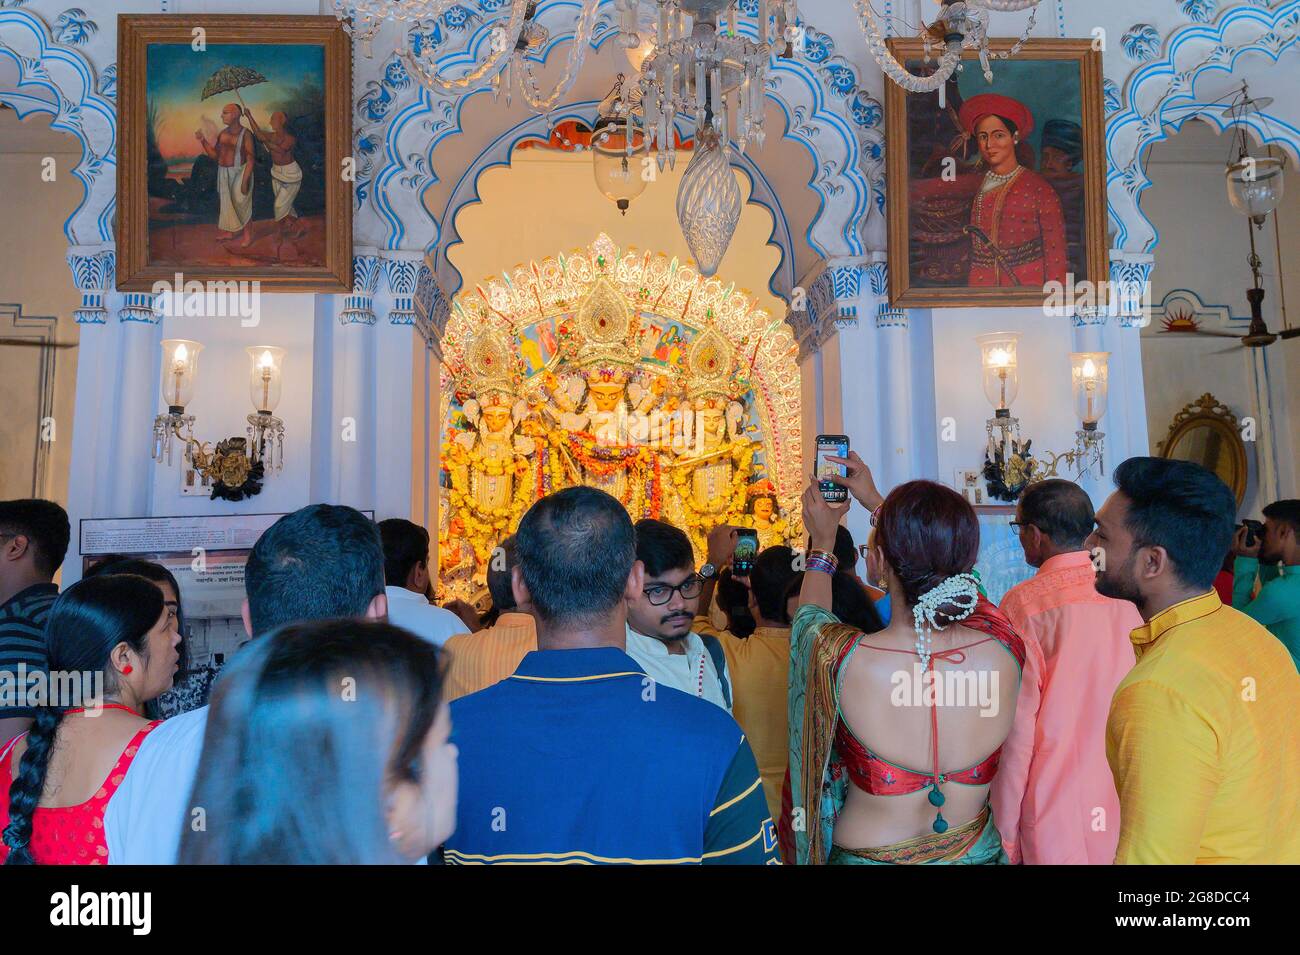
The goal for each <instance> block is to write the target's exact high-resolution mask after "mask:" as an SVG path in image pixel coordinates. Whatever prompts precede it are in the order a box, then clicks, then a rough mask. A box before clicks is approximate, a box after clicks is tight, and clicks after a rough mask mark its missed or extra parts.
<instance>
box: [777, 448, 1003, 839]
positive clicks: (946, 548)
mask: <svg viewBox="0 0 1300 955" xmlns="http://www.w3.org/2000/svg"><path fill="white" fill-rule="evenodd" d="M828 460H831V461H833V462H835V463H837V464H843V465H845V466H846V468H847V471H848V476H847V477H838V476H836V477H832V478H831V480H833V481H834V482H835V483H837V484H840V485H842V486H843V487H846V488H847V489H848V490H849V491H850V492H851V493H852V495H853V497H854V498H855V499H856V500H857V501H858V502H859V503H860V504H862V505H863V506H864V507H866V508H868V509H869V510H870V511H871V512H872V524H873V526H874V527H875V536H874V545H873V547H872V549H871V551H870V552H869V554H868V557H867V563H868V568H869V570H870V572H871V573H872V576H873V577H874V579H877V580H880V581H881V582H882V584H883V585H884V586H885V587H886V589H887V590H888V593H889V598H890V603H891V622H890V624H889V625H888V626H887V627H886V628H885V629H884V630H882V631H880V632H878V633H873V634H871V635H870V636H867V635H866V634H864V633H863V632H862V631H861V630H859V629H857V628H856V627H853V626H848V625H846V624H844V623H842V622H841V621H840V620H839V619H837V618H836V617H835V615H834V614H833V613H832V612H831V609H830V608H831V600H832V581H831V575H832V574H833V573H834V570H835V558H834V556H833V555H832V554H831V550H832V549H833V547H834V543H835V528H836V526H837V525H838V524H839V521H840V518H841V517H843V516H844V513H845V512H846V511H847V509H848V507H849V506H851V505H850V504H849V503H845V504H843V505H836V504H830V503H828V502H827V501H826V500H825V499H824V497H823V496H822V493H821V491H820V490H819V488H818V482H817V481H816V480H814V481H813V482H812V483H811V484H810V485H809V487H808V489H807V490H806V491H805V493H804V497H803V516H804V523H805V525H806V526H807V528H808V531H809V534H810V536H811V539H812V549H811V550H810V551H809V554H808V557H807V573H805V574H804V578H803V587H802V589H801V591H800V606H799V609H798V611H797V612H796V614H795V618H794V624H793V630H792V633H791V639H790V654H791V674H790V681H791V682H790V687H791V689H790V781H791V789H792V796H793V802H794V808H795V811H796V812H797V811H798V810H799V808H800V807H801V806H802V807H803V809H804V812H805V813H806V816H805V818H806V820H807V825H806V826H805V827H804V831H801V832H799V833H797V834H796V835H797V849H796V859H797V861H798V862H800V863H807V864H813V865H822V864H826V863H830V864H845V865H887V864H917V863H921V864H957V865H976V864H987V863H1000V862H1005V861H1006V856H1005V854H1004V853H1003V851H1002V840H1001V837H1000V836H999V834H998V831H997V828H996V826H994V824H993V818H992V814H991V812H990V810H989V806H988V793H989V784H990V783H991V782H992V779H993V776H994V774H995V773H996V772H997V766H998V758H999V755H1000V752H1001V747H1002V743H1003V741H1004V740H1005V739H1006V736H1007V734H1008V733H1009V732H1010V730H1011V722H1012V718H1013V717H1014V715H1015V705H1016V695H1017V692H1018V690H1019V683H1020V668H1021V666H1022V664H1023V662H1024V644H1023V643H1022V641H1021V640H1020V637H1019V636H1018V635H1017V634H1016V633H1015V631H1014V630H1013V629H1012V627H1011V625H1010V623H1009V622H1008V621H1007V620H1006V618H1005V617H1003V616H1002V614H1001V613H1000V612H999V611H998V610H997V608H996V607H994V606H993V605H992V604H991V603H989V602H988V600H986V599H985V598H984V597H983V596H982V595H981V594H980V592H979V590H978V587H977V582H976V580H975V578H974V577H973V576H972V574H971V571H972V570H973V568H974V566H975V560H976V557H977V555H978V553H979V524H978V522H977V520H976V518H975V512H974V510H973V509H972V508H971V506H970V504H969V503H967V502H966V500H965V499H964V498H963V497H962V496H961V495H959V494H957V493H956V492H955V491H953V490H952V489H950V488H946V487H944V486H942V485H940V484H935V483H933V482H931V481H911V482H909V483H907V484H903V485H901V486H899V487H897V488H895V489H894V490H893V491H892V492H891V493H890V495H889V496H888V497H887V498H884V499H882V498H881V495H880V493H879V491H878V490H877V489H876V486H875V482H874V481H873V480H872V477H871V472H870V470H869V469H868V468H867V466H866V464H865V463H863V461H862V460H861V458H859V457H858V456H857V455H856V454H853V453H850V454H848V455H847V456H846V457H843V458H839V457H836V458H829V459H828Z"/></svg>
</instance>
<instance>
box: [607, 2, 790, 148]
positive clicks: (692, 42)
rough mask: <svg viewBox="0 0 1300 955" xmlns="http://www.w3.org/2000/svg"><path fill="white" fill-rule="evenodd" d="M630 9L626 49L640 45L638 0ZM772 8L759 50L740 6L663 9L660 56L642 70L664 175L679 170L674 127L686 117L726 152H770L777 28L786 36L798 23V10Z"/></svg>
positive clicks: (647, 128)
mask: <svg viewBox="0 0 1300 955" xmlns="http://www.w3.org/2000/svg"><path fill="white" fill-rule="evenodd" d="M623 3H624V5H623V11H624V17H625V21H624V37H625V41H624V42H625V43H628V44H631V43H632V42H633V41H636V43H638V44H639V43H640V37H639V34H637V33H636V32H635V31H636V19H635V17H636V7H637V3H636V0H623ZM769 6H770V4H769V0H762V2H761V4H760V7H759V15H758V22H759V37H760V39H761V40H763V42H762V43H761V44H759V43H755V42H753V41H752V40H750V39H748V38H747V37H744V36H742V35H741V34H740V32H739V29H738V28H739V25H740V10H739V4H738V3H736V2H733V0H661V2H660V3H659V27H658V34H657V38H656V41H655V46H654V51H653V52H652V53H651V54H650V55H649V56H648V57H646V59H645V61H644V64H643V65H642V67H641V76H640V80H639V86H640V92H641V107H642V110H641V116H640V117H638V120H639V122H640V123H641V124H642V127H643V129H644V132H645V136H646V139H647V140H648V141H649V142H650V144H651V146H653V147H654V148H655V150H656V153H657V156H656V159H657V161H658V163H659V168H660V170H662V169H664V167H665V166H672V167H674V168H675V166H676V162H677V149H676V145H675V137H674V135H673V122H674V120H675V119H676V117H677V116H678V115H681V114H685V115H687V116H693V117H694V118H695V127H696V129H697V130H703V129H704V127H705V126H706V125H711V126H712V127H713V131H714V132H715V133H716V134H717V135H718V137H719V138H720V139H721V142H722V147H723V149H724V150H726V149H729V147H730V144H731V143H732V142H733V141H734V142H735V143H736V145H737V146H738V147H739V148H740V150H741V152H744V151H745V149H746V147H747V146H748V144H749V143H751V142H752V143H754V144H755V145H757V146H759V147H760V148H762V145H763V142H764V140H765V139H766V132H765V130H764V128H763V85H764V81H765V79H766V77H767V67H768V63H769V61H770V60H771V56H772V49H771V46H770V45H769V44H770V43H771V42H772V40H773V34H772V28H773V25H774V24H776V25H777V26H779V27H780V28H781V29H782V30H783V31H784V30H785V29H786V28H787V20H786V17H787V16H794V15H795V13H794V10H795V4H794V3H793V2H785V3H781V4H780V7H779V10H778V16H777V17H776V18H773V17H772V16H771V13H770V11H769ZM688 17H689V18H690V22H691V29H690V30H689V32H688V31H687V29H686V25H687V18H688ZM789 22H790V23H793V21H792V20H791V21H789ZM789 29H794V28H793V27H792V26H791V27H789Z"/></svg>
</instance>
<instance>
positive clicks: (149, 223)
mask: <svg viewBox="0 0 1300 955" xmlns="http://www.w3.org/2000/svg"><path fill="white" fill-rule="evenodd" d="M200 31H202V32H200ZM200 37H201V39H202V47H203V48H202V49H196V48H195V44H196V43H199V42H200V41H199V38H200ZM117 41H118V45H117V48H118V76H119V88H118V126H117V202H118V216H119V219H118V229H117V287H118V288H119V289H120V290H122V291H152V290H154V288H155V284H156V283H160V282H161V283H166V285H167V287H168V288H170V287H171V286H172V285H173V284H174V283H175V282H176V277H177V275H178V274H179V275H180V276H181V277H182V279H183V281H184V282H186V283H189V282H191V281H196V282H200V283H208V282H213V283H233V282H258V283H259V284H260V286H261V288H262V289H263V290H265V291H272V292H342V293H346V292H350V291H352V182H351V181H350V179H346V178H345V170H346V166H345V160H346V158H347V157H349V156H350V155H351V152H352V144H351V137H352V123H351V108H352V106H351V98H352V44H351V39H350V38H349V37H348V35H347V33H346V32H345V31H344V29H343V26H342V24H340V23H339V21H338V20H337V19H336V18H335V17H332V16H274V15H250V14H223V15H216V14H214V15H207V14H186V15H185V16H178V15H152V14H150V15H126V14H124V15H122V16H119V17H118V34H117ZM241 47H242V51H241V50H240V49H239V48H241ZM250 47H256V48H260V47H266V48H267V49H266V50H265V51H262V50H261V49H250ZM317 48H318V49H319V51H320V52H319V54H316V53H314V52H313V50H314V49H317ZM223 51H224V52H223ZM241 52H242V53H243V54H244V55H245V56H246V58H247V62H252V63H254V64H255V65H257V66H258V67H260V69H248V68H247V67H245V66H239V65H238V60H239V59H240V55H241ZM191 55H192V56H193V57H195V58H199V57H204V58H209V59H210V61H211V62H210V64H208V63H204V62H203V61H202V60H197V59H195V60H191V59H189V56H191ZM151 57H152V58H153V60H154V61H155V62H157V63H160V64H165V65H166V66H167V68H165V69H164V68H162V67H160V68H159V71H158V72H159V74H160V78H159V80H158V81H157V83H155V84H151V79H150V74H149V70H150V61H151ZM231 61H234V62H231ZM305 62H308V63H311V64H313V66H314V64H316V63H317V62H319V64H320V68H319V75H316V73H315V72H314V71H308V72H307V73H305V74H304V73H303V72H302V70H301V69H300V68H299V67H300V66H301V64H302V63H305ZM177 64H180V65H183V66H184V68H185V69H184V76H185V78H184V79H182V78H181V76H180V75H179V74H180V71H179V70H177V69H176V65H177ZM268 64H269V66H268ZM228 68H234V69H239V70H242V71H243V72H242V73H240V74H238V75H240V76H244V77H248V76H249V75H250V74H253V73H256V74H257V75H259V76H261V77H262V79H261V80H260V81H257V82H253V83H244V84H243V85H239V86H229V85H227V84H226V83H225V82H223V81H219V80H218V76H217V74H218V72H220V71H223V70H226V69H228ZM196 71H198V72H196ZM208 74H211V78H210V79H209V80H208V82H207V83H206V84H199V83H196V82H195V81H194V80H195V77H196V76H200V75H202V76H207V75H208ZM267 74H269V76H268V75H267ZM224 75H225V76H229V75H231V74H228V73H227V74H224ZM317 81H319V83H318V85H315V84H316V83H317ZM295 83H296V85H291V84H295ZM191 87H193V100H192V102H190V100H189V97H190V93H189V90H190V88H191ZM214 87H217V88H219V89H221V90H223V91H221V92H215V93H214V92H212V89H213V88H214ZM151 89H152V90H153V92H154V94H156V99H155V101H154V102H153V104H152V106H151V105H150V101H149V97H150V90H151ZM227 90H228V92H227ZM241 90H243V91H246V92H241ZM254 91H256V92H254ZM317 96H319V102H317V100H316V99H315V97H317ZM246 97H251V98H254V99H255V100H256V101H257V102H258V109H257V110H256V111H255V112H254V114H253V121H255V122H256V123H257V126H258V129H259V130H260V131H261V134H256V135H253V136H251V138H250V141H249V145H248V146H247V147H246V146H245V145H244V142H243V140H242V139H241V138H239V136H238V134H235V133H233V132H231V139H232V142H231V143H228V144H226V145H225V146H224V147H219V146H218V145H217V143H218V139H219V138H220V137H221V136H222V135H223V134H225V133H226V132H227V130H233V129H235V128H236V127H233V126H225V127H223V126H222V123H224V122H226V119H227V117H226V115H224V113H225V107H224V106H223V104H228V105H232V106H239V105H243V106H244V107H246V108H248V109H252V107H251V106H249V105H248V103H247V102H246V101H245V100H246ZM236 101H237V102H236ZM277 102H292V103H293V104H294V105H302V106H303V109H302V111H301V112H294V115H292V116H290V115H289V112H292V110H291V109H289V108H288V107H276V105H275V104H276V103H277ZM304 104H305V105H304ZM287 109H288V110H289V112H287V111H286V110H287ZM167 110H170V112H167ZM196 112H201V113H202V117H203V118H202V121H201V122H200V123H198V125H199V126H200V128H199V129H197V130H194V129H193V126H189V125H188V124H187V123H186V120H187V119H190V120H191V121H192V117H193V116H194V115H195V113H196ZM233 112H234V111H232V113H233ZM212 113H215V114H216V115H217V117H218V119H217V120H216V121H213V120H212V119H211V115H210V114H212ZM277 116H278V120H277ZM277 121H278V122H279V123H281V124H282V125H281V127H279V128H277V126H276V123H277ZM234 122H236V123H237V124H238V127H237V128H239V129H241V130H246V131H248V132H249V133H251V132H252V130H251V127H250V126H249V120H248V119H247V118H246V117H239V118H238V119H236V120H235V121H234ZM268 122H269V128H268ZM205 126H206V127H207V129H208V130H214V129H215V130H216V132H215V133H214V134H213V135H212V138H211V140H210V141H205V142H204V143H203V145H201V146H200V145H199V143H198V140H199V135H200V134H203V135H204V137H205V140H207V137H208V134H207V133H204V131H203V127H205ZM190 130H193V132H192V133H191V132H190ZM285 131H287V132H288V133H289V137H288V138H285V136H284V133H285ZM164 136H165V137H166V138H165V139H164ZM185 136H190V137H191V139H192V140H193V142H188V143H187V142H186V141H185V140H184V137H185ZM264 136H266V137H269V138H270V141H267V140H266V139H264V138H263V137H264ZM187 145H188V146H189V147H190V148H192V149H194V150H195V152H196V155H195V156H193V157H192V159H191V160H190V164H189V165H186V162H187V161H186V159H185V156H184V152H185V150H186V147H187ZM209 145H211V146H212V149H213V152H211V153H208V147H209ZM273 145H274V146H277V147H278V151H276V152H272V147H273ZM223 148H224V149H225V150H226V154H225V155H235V154H239V155H240V158H241V162H242V158H243V157H244V156H249V155H251V156H252V157H253V159H252V161H251V162H249V163H248V164H249V165H254V170H253V173H252V174H251V178H250V180H249V181H248V185H247V186H244V185H243V183H242V181H241V182H235V183H234V184H233V185H232V184H230V183H229V182H224V183H223V182H222V181H221V180H222V168H221V167H222V166H231V165H233V163H223V162H222V161H221V159H222V156H223V153H221V152H218V151H217V150H219V149H223ZM165 149H167V150H170V153H167V152H164V150H165ZM286 158H287V159H288V160H289V161H288V162H283V161H282V160H284V159H286ZM300 158H301V159H302V160H303V162H302V163H301V164H299V163H298V160H299V159H300ZM178 167H179V168H180V169H182V170H183V172H180V173H176V172H174V170H175V169H176V168H178ZM239 168H243V166H242V165H241V166H240V167H239ZM294 176H297V180H296V181H295V180H294V179H293V177H294ZM259 180H260V181H259ZM286 182H287V185H286ZM209 183H211V184H210V185H209ZM223 189H224V193H223ZM151 190H152V194H151ZM236 190H237V192H236ZM236 195H238V196H239V197H240V198H239V199H236V198H233V197H234V196H236ZM245 196H246V197H247V199H243V198H242V197H245ZM286 196H287V202H285V201H284V199H285V197H286ZM272 203H274V204H273V205H272ZM228 209H229V211H227V210H228ZM268 209H269V211H268ZM304 209H308V210H310V211H309V212H308V211H303V210H304ZM214 210H215V211H214ZM271 216H274V219H271ZM236 223H238V224H239V225H240V229H239V231H232V230H230V229H222V228H221V227H222V226H223V225H225V226H228V225H232V224H236ZM236 240H238V241H236ZM245 241H246V242H247V243H248V244H246V245H244V244H241V243H243V242H245ZM177 291H179V290H177Z"/></svg>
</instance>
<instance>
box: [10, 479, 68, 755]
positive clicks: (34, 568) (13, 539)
mask: <svg viewBox="0 0 1300 955" xmlns="http://www.w3.org/2000/svg"><path fill="white" fill-rule="evenodd" d="M70 536H71V529H70V528H69V526H68V515H67V512H66V511H64V510H63V508H61V507H59V505H57V504H55V503H54V502H53V501H42V500H38V499H35V498H33V499H28V500H18V501H0V747H3V746H4V744H5V743H6V742H7V741H8V740H9V739H10V738H12V737H14V736H17V735H18V734H19V733H25V732H26V731H27V728H28V727H29V726H30V725H31V722H32V718H33V717H35V716H36V708H35V706H33V705H31V703H30V701H28V700H26V699H20V697H26V695H27V691H28V690H29V689H30V688H31V686H32V682H31V677H32V675H33V674H38V673H41V674H43V673H44V672H45V667H46V658H45V615H46V614H47V613H49V610H50V605H51V604H53V603H54V600H55V598H56V597H58V596H59V588H58V587H57V586H55V585H54V583H53V581H54V575H55V574H56V573H58V570H59V567H60V566H61V565H62V564H63V557H64V555H65V554H66V553H67V551H68V539H69V537H70Z"/></svg>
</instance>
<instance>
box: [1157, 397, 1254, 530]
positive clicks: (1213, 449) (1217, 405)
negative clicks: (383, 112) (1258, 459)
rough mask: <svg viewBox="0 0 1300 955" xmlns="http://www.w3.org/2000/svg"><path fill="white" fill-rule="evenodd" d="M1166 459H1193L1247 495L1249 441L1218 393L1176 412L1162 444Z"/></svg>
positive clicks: (1239, 495) (1236, 491) (1239, 497)
mask: <svg viewBox="0 0 1300 955" xmlns="http://www.w3.org/2000/svg"><path fill="white" fill-rule="evenodd" d="M1157 447H1158V450H1159V452H1160V456H1161V457H1162V458H1172V459H1175V460H1178V461H1191V462H1193V463H1195V464H1199V465H1201V466H1202V467H1204V468H1207V469H1209V470H1211V471H1213V472H1214V473H1215V474H1217V475H1218V476H1219V477H1221V478H1222V479H1223V483H1225V484H1227V485H1228V487H1230V488H1232V493H1233V494H1235V495H1236V496H1237V506H1238V507H1240V506H1241V502H1242V501H1243V500H1244V499H1245V497H1246V443H1245V442H1244V441H1242V440H1241V431H1240V428H1239V426H1238V424H1237V416H1236V415H1234V414H1233V413H1232V411H1231V410H1229V409H1228V407H1227V405H1225V404H1223V403H1222V402H1220V401H1219V399H1217V398H1215V397H1214V395H1212V394H1209V393H1208V392H1207V393H1206V394H1203V395H1201V397H1199V398H1197V399H1196V400H1195V401H1193V402H1192V403H1191V404H1189V405H1186V406H1185V407H1184V408H1183V410H1182V411H1180V412H1178V414H1176V415H1174V420H1173V423H1172V424H1171V425H1170V426H1169V434H1168V436H1167V437H1166V438H1165V440H1164V441H1162V442H1161V443H1160V444H1159V445H1158V446H1157Z"/></svg>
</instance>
